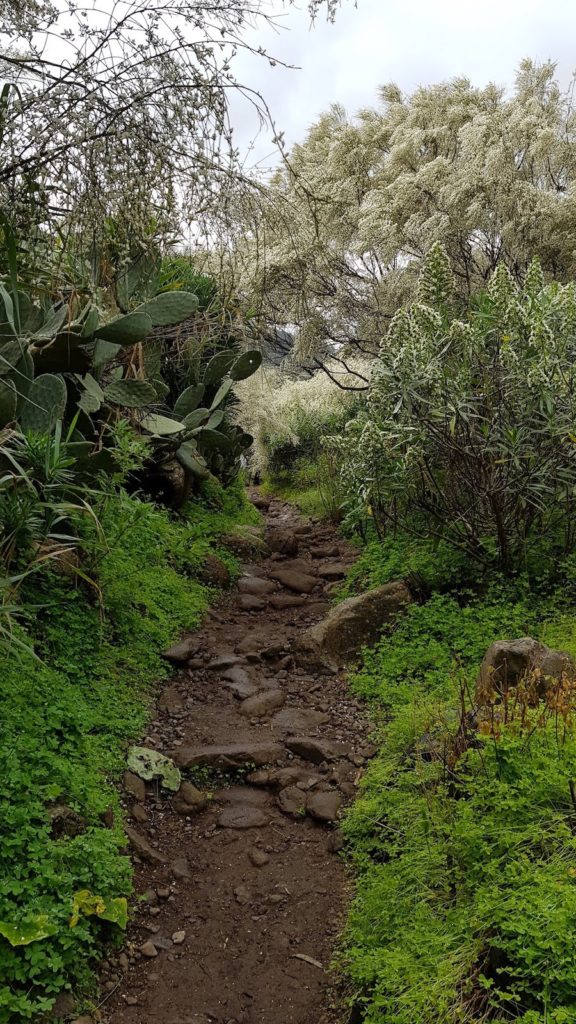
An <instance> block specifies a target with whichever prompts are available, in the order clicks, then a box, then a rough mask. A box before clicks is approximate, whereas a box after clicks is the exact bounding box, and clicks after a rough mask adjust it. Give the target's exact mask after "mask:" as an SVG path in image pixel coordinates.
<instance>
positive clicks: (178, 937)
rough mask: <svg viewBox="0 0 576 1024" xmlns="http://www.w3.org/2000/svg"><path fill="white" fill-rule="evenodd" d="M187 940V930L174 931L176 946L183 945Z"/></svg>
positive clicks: (173, 938) (173, 937)
mask: <svg viewBox="0 0 576 1024" xmlns="http://www.w3.org/2000/svg"><path fill="white" fill-rule="evenodd" d="M185 941H186V932H185V931H184V930H182V931H179V932H174V933H173V935H172V942H173V943H174V945H175V946H181V945H182V943H183V942H185Z"/></svg>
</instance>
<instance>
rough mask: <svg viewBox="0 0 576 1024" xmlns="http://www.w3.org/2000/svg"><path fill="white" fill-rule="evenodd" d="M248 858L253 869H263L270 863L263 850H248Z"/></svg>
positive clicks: (255, 848) (256, 848)
mask: <svg viewBox="0 0 576 1024" xmlns="http://www.w3.org/2000/svg"><path fill="white" fill-rule="evenodd" d="M248 856H249V858H250V860H251V861H252V863H253V865H254V867H255V868H263V867H264V865H265V864H268V863H269V861H270V857H269V855H268V854H267V853H265V851H264V850H259V849H258V847H254V849H253V850H248Z"/></svg>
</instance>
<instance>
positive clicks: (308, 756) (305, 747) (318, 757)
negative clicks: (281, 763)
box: [286, 736, 334, 764]
mask: <svg viewBox="0 0 576 1024" xmlns="http://www.w3.org/2000/svg"><path fill="white" fill-rule="evenodd" d="M286 746H287V747H288V750H290V751H291V752H292V753H293V754H296V756H297V757H301V758H302V759H303V760H304V761H311V762H312V764H322V762H323V761H331V760H333V759H334V750H333V748H332V747H331V746H330V744H329V743H325V742H324V741H323V740H317V739H314V737H313V736H294V737H290V739H288V740H286Z"/></svg>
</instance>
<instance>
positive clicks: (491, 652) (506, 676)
mask: <svg viewBox="0 0 576 1024" xmlns="http://www.w3.org/2000/svg"><path fill="white" fill-rule="evenodd" d="M563 677H565V678H568V679H571V680H574V679H575V678H576V662H575V661H574V659H573V658H571V657H570V655H569V654H566V653H565V652H564V651H555V650H553V649H552V648H550V647H546V646H545V644H541V643H538V641H537V640H533V639H532V637H529V636H524V637H521V638H520V639H518V640H497V641H496V643H493V644H491V645H490V647H489V648H488V650H487V651H486V654H485V655H484V660H483V661H482V664H481V666H480V672H479V675H478V679H477V682H476V699H477V702H478V703H479V704H486V703H489V702H490V701H492V700H493V698H494V695H502V694H503V693H505V692H506V690H507V689H510V687H513V686H517V685H518V684H519V683H521V682H523V681H526V683H527V685H528V686H529V687H531V688H532V689H533V697H534V700H538V699H539V698H542V697H544V696H545V694H546V691H547V689H548V688H549V687H550V685H554V683H558V682H559V681H560V680H561V679H562V678H563Z"/></svg>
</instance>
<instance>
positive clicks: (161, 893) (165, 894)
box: [156, 888, 172, 900]
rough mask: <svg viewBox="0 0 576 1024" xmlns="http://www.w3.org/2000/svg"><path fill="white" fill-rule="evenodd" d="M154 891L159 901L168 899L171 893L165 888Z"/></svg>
mask: <svg viewBox="0 0 576 1024" xmlns="http://www.w3.org/2000/svg"><path fill="white" fill-rule="evenodd" d="M156 891H157V893H158V897H159V899H161V900H167V899H168V897H169V896H170V894H171V892H172V890H171V889H168V888H166V889H157V890H156Z"/></svg>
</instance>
